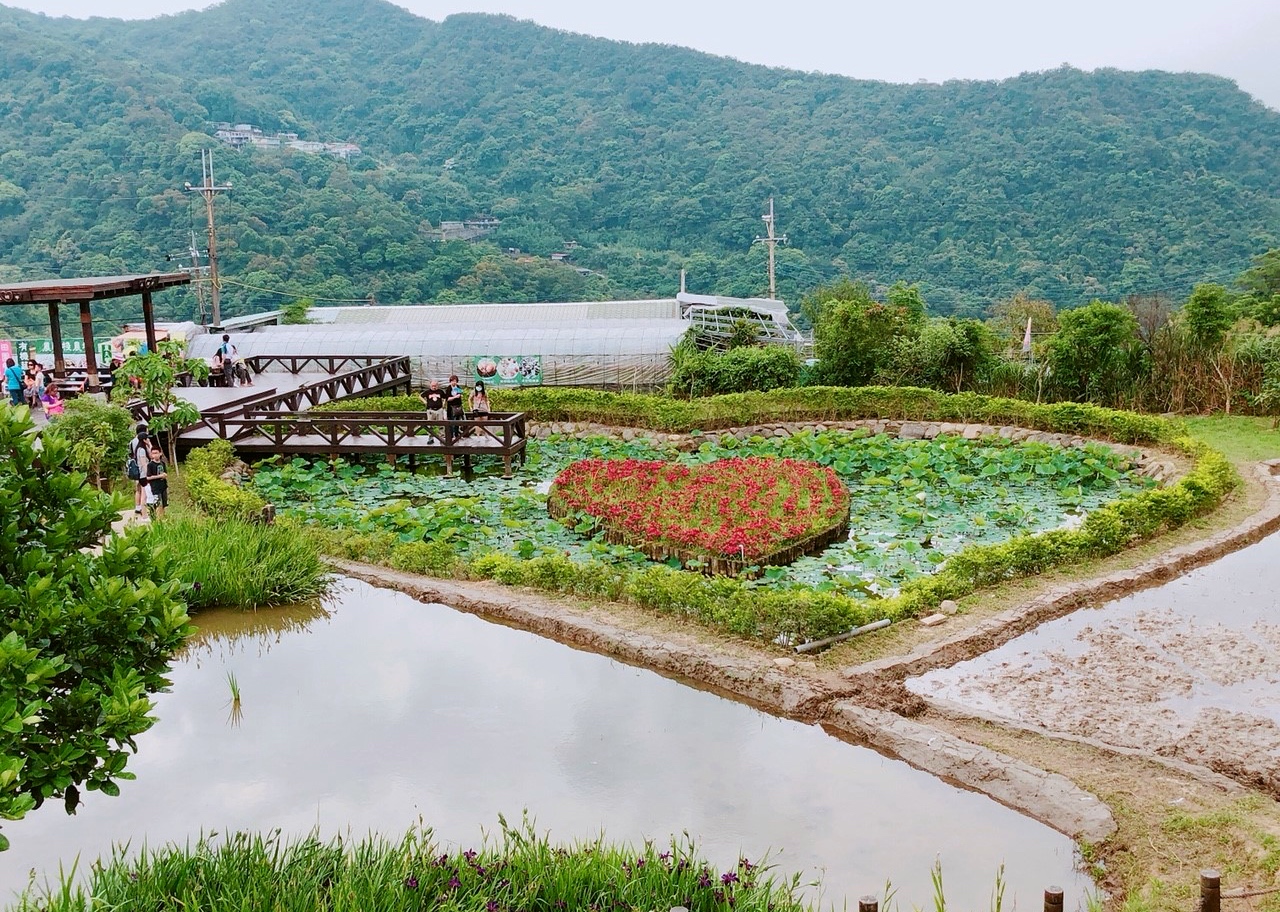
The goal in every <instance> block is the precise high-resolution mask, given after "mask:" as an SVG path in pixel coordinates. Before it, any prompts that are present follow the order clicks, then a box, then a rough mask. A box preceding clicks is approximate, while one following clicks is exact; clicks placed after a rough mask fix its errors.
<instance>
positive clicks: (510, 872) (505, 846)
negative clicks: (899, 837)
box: [16, 821, 806, 912]
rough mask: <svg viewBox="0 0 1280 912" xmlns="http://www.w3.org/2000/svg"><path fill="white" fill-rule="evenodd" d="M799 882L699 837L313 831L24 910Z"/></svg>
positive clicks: (211, 907)
mask: <svg viewBox="0 0 1280 912" xmlns="http://www.w3.org/2000/svg"><path fill="white" fill-rule="evenodd" d="M798 888H799V882H798V878H795V877H793V878H792V879H791V880H790V881H787V882H779V881H778V880H776V879H775V878H773V877H771V876H770V875H769V874H768V868H767V866H764V865H756V864H753V863H751V862H750V861H749V860H747V859H745V858H744V859H739V861H738V863H737V864H736V865H734V866H732V868H730V869H729V870H727V871H720V870H718V869H714V868H712V867H711V866H710V865H709V864H707V863H706V862H704V861H702V860H701V859H699V858H698V856H697V855H696V853H695V849H694V847H693V846H692V845H691V844H677V843H674V842H673V844H672V845H671V847H670V849H668V850H666V851H659V849H658V848H656V847H655V846H654V845H653V844H651V843H646V844H645V845H644V846H643V847H642V848H636V847H633V846H630V845H610V844H607V843H605V842H604V840H603V838H601V839H598V840H595V841H592V842H579V843H575V844H573V845H570V846H564V847H561V846H555V845H552V844H551V842H550V841H549V840H548V839H547V838H546V837H545V836H543V837H540V836H538V835H536V834H535V833H534V831H533V828H532V826H531V825H530V824H528V823H527V822H526V823H525V825H524V826H523V827H522V828H521V829H515V828H512V827H509V826H507V825H506V823H505V821H504V822H503V825H502V835H501V839H500V840H495V841H494V842H493V843H492V844H485V845H482V846H481V847H480V849H479V851H475V850H471V849H467V850H465V851H460V852H449V851H446V850H445V849H443V848H442V847H441V846H439V845H437V844H436V842H435V841H434V839H433V838H432V834H431V831H430V830H424V831H413V832H410V833H409V834H408V835H407V836H405V837H404V839H403V840H401V841H400V842H399V843H398V844H393V843H390V842H387V841H386V840H384V839H380V838H377V837H369V838H366V839H364V840H361V841H359V842H353V843H344V842H343V841H342V840H341V839H335V840H333V841H330V842H321V841H320V840H319V839H318V838H316V837H315V836H311V837H308V838H305V839H299V840H293V841H285V840H281V838H280V837H279V835H278V831H277V833H276V834H273V835H270V836H260V835H248V834H245V833H236V834H234V835H230V836H228V837H227V838H226V839H224V840H216V839H214V838H213V837H208V838H202V839H201V840H200V841H199V842H198V843H197V844H196V845H195V846H189V847H186V848H178V847H175V846H168V847H166V848H162V849H146V848H144V849H143V850H142V851H141V853H140V854H139V857H138V858H137V859H131V858H129V857H127V856H126V855H125V854H124V853H123V852H118V853H117V854H116V856H115V857H114V858H113V859H111V860H110V861H109V862H105V861H104V862H103V863H101V864H95V865H94V866H93V867H92V869H91V873H90V875H89V883H88V885H87V887H85V886H79V885H73V884H70V883H64V884H63V885H61V886H60V887H59V888H57V889H56V890H53V891H50V892H49V893H48V894H45V893H43V892H35V891H32V892H28V893H27V894H26V895H25V896H23V897H22V899H21V901H20V902H19V904H18V906H17V907H16V908H17V909H19V910H22V912H34V910H37V909H39V910H41V912H73V910H74V912H82V910H84V909H88V908H91V907H92V908H104V909H125V908H128V909H168V908H174V909H200V910H203V912H222V910H228V912H230V910H241V909H272V910H276V912H321V910H323V912H356V910H359V912H367V910H374V909H396V910H414V909H438V910H457V912H464V910H465V912H473V910H474V912H492V910H499V909H501V910H517V909H546V910H556V909H566V910H577V912H586V910H591V909H595V910H611V909H617V908H622V909H670V908H672V907H674V906H684V907H685V908H687V909H690V910H691V912H711V910H727V909H737V910H744V912H754V910H759V912H764V910H770V912H773V910H776V912H789V910H800V909H803V908H806V907H805V906H804V905H803V904H802V903H801V901H800V900H799V899H798V898H797V897H796V893H797V891H798Z"/></svg>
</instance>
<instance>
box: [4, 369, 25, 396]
mask: <svg viewBox="0 0 1280 912" xmlns="http://www.w3.org/2000/svg"><path fill="white" fill-rule="evenodd" d="M4 387H5V389H6V390H7V391H8V393H9V404H10V405H22V399H23V396H24V395H25V394H26V387H27V384H26V378H25V377H23V375H22V368H20V367H18V362H16V361H14V360H13V359H12V358H6V359H5V362H4Z"/></svg>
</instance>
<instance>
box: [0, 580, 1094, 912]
mask: <svg viewBox="0 0 1280 912" xmlns="http://www.w3.org/2000/svg"><path fill="white" fill-rule="evenodd" d="M280 617H281V618H282V619H284V620H281V622H280V624H279V625H277V626H271V622H272V619H271V617H270V616H269V615H267V613H263V612H260V613H259V614H258V615H255V616H244V615H232V614H227V615H225V616H219V615H208V614H206V615H202V616H201V617H200V618H199V624H200V626H201V627H202V628H204V634H203V636H204V637H205V639H204V640H203V641H202V643H201V644H197V645H195V646H194V647H193V648H192V650H190V651H189V653H188V654H187V655H186V656H185V657H184V658H183V659H182V661H181V662H180V663H179V664H178V666H177V667H176V668H175V669H174V673H173V682H174V686H173V690H172V692H171V693H169V694H165V695H162V696H161V698H160V700H159V706H158V715H159V716H160V722H159V724H157V725H156V726H155V728H153V729H152V730H151V731H150V732H148V733H146V735H144V736H143V737H142V738H140V739H139V742H140V753H139V755H138V756H137V757H136V758H135V759H134V761H133V762H132V764H131V767H130V768H131V769H133V770H134V771H135V772H136V773H137V774H138V780H137V781H136V782H127V783H122V789H121V791H122V794H121V797H120V798H117V799H108V798H104V797H103V796H101V795H98V794H96V793H94V794H91V795H89V796H88V799H87V800H86V801H85V803H84V806H83V808H82V810H81V811H80V813H79V815H78V816H77V817H75V818H67V817H64V816H62V815H61V814H60V813H59V812H57V810H56V809H54V808H45V809H42V810H41V811H39V812H37V813H35V814H33V815H32V816H31V817H30V818H29V819H28V820H25V821H21V822H19V823H15V824H10V825H8V826H6V828H5V829H6V832H7V833H8V834H9V836H10V837H11V838H12V840H13V844H14V848H13V849H12V850H11V851H10V852H7V853H5V854H4V855H3V856H0V888H2V889H4V890H12V889H15V888H20V887H21V886H22V885H23V884H24V883H25V881H26V872H27V871H28V870H29V869H31V868H32V867H36V866H38V867H40V868H41V869H42V870H43V871H44V872H47V873H48V874H49V875H56V870H57V863H58V861H59V860H66V861H70V859H72V858H73V857H74V856H75V855H76V853H78V852H83V853H84V854H85V856H86V857H89V856H97V855H101V854H105V853H106V852H107V850H108V848H109V846H110V844H111V843H112V841H120V840H126V839H132V840H133V843H134V845H137V844H139V843H140V842H141V841H142V840H143V839H146V840H149V841H150V842H151V843H153V844H155V843H160V842H166V841H172V840H177V841H186V840H187V839H188V838H190V837H192V836H193V835H194V834H196V833H198V832H199V831H200V830H201V829H202V828H203V829H205V830H208V829H218V830H224V829H227V828H243V829H256V830H267V829H271V828H274V827H281V828H283V830H284V831H285V832H293V833H305V832H307V831H309V830H311V829H312V828H313V827H317V826H318V827H319V828H320V829H321V830H322V831H323V832H326V833H332V832H335V831H342V830H346V829H347V828H350V830H351V831H352V832H354V833H357V834H363V833H364V832H365V831H367V830H369V829H377V830H380V831H382V832H384V833H386V834H389V835H393V836H398V835H399V834H400V833H402V832H403V831H404V830H405V829H406V828H408V827H409V826H410V825H411V824H413V823H414V822H415V821H416V820H417V819H418V818H419V817H421V818H422V819H424V820H425V821H426V822H427V823H428V824H430V825H431V826H433V827H434V828H435V830H436V833H437V834H438V835H439V836H440V837H441V838H442V839H444V840H447V841H450V842H453V843H455V844H463V843H474V842H477V841H478V840H479V839H480V835H481V828H482V827H483V828H489V829H492V828H493V827H494V826H495V824H496V821H497V818H498V815H499V814H500V813H501V814H505V815H506V816H507V817H508V818H509V819H511V818H515V819H518V817H519V815H520V812H521V810H522V809H524V808H527V809H529V811H530V813H531V814H532V815H533V816H534V817H535V818H536V819H537V822H538V826H539V828H540V829H549V830H550V831H551V834H552V837H553V838H554V839H558V840H566V841H567V840H572V839H575V838H578V837H589V836H594V835H595V834H597V833H599V832H600V831H601V830H604V831H605V832H606V834H607V835H608V836H609V838H611V839H616V840H630V841H639V840H642V839H644V838H653V839H655V840H657V841H660V842H666V841H668V840H669V838H670V836H671V834H677V835H679V834H680V833H681V832H683V831H686V830H687V831H688V832H689V833H690V834H691V835H692V836H693V837H694V838H695V839H696V840H697V842H698V845H699V847H700V849H701V850H702V851H703V852H704V853H706V854H708V855H709V856H710V857H711V858H712V860H713V861H715V862H716V863H717V864H720V865H731V864H733V863H734V862H735V861H736V859H737V858H738V857H739V855H746V856H747V857H749V858H751V859H753V860H754V859H756V858H757V857H758V856H759V855H760V854H761V853H762V852H763V851H764V850H765V849H767V848H769V847H775V848H777V849H779V850H780V851H779V852H778V853H776V855H775V860H776V861H777V862H778V863H779V864H780V866H781V867H782V868H784V869H785V870H788V871H801V870H802V871H805V872H807V874H808V875H809V876H814V875H817V874H822V873H824V872H825V883H826V888H827V894H828V897H829V898H831V899H834V900H836V901H837V904H839V902H840V900H841V899H842V898H843V897H844V896H846V895H847V896H857V895H859V894H861V893H866V892H871V891H875V890H877V889H879V888H880V887H881V886H882V885H883V884H884V883H885V880H886V878H889V879H892V881H893V882H894V884H895V885H896V886H897V887H898V888H899V894H898V897H899V901H900V903H901V904H902V907H903V908H910V907H911V906H913V905H915V906H923V905H925V904H926V903H927V901H928V896H929V884H928V872H929V868H930V866H931V865H932V864H933V862H934V859H935V857H938V858H941V860H942V863H943V865H944V870H945V875H946V879H947V883H948V894H949V898H950V899H951V900H952V902H954V903H956V904H957V906H958V907H966V908H979V907H985V906H987V905H988V901H989V894H990V890H991V886H992V882H993V878H994V875H995V872H996V869H997V867H998V866H999V865H1000V864H1001V863H1005V864H1006V865H1007V869H1008V871H1009V881H1010V889H1009V894H1008V899H1009V900H1012V899H1014V898H1015V897H1016V899H1017V900H1019V901H1020V902H1021V903H1023V904H1032V905H1035V904H1038V902H1039V899H1040V892H1041V891H1042V890H1043V889H1044V888H1045V887H1046V886H1047V885H1049V884H1050V883H1059V884H1064V885H1065V886H1066V887H1067V889H1068V891H1069V892H1068V897H1069V898H1068V908H1072V907H1074V906H1075V905H1077V901H1079V900H1080V899H1081V898H1082V897H1083V894H1084V891H1085V889H1086V888H1087V882H1086V881H1085V880H1084V879H1083V878H1081V877H1080V876H1078V875H1077V874H1075V873H1073V864H1072V862H1073V852H1072V846H1071V843H1070V841H1069V840H1067V839H1066V838H1065V837H1063V836H1061V835H1059V834H1057V833H1054V832H1053V831H1051V830H1049V829H1048V828H1047V827H1044V826H1041V825H1040V824H1037V823H1035V822H1034V821H1031V820H1029V819H1027V818H1025V817H1022V816H1020V815H1018V814H1016V813H1014V812H1012V811H1010V810H1008V809H1006V808H1003V807H1001V806H1000V805H998V804H996V803H995V802H993V801H991V800H989V799H987V798H985V797H983V796H980V795H977V794H974V793H970V792H965V791H962V790H960V789H957V788H954V787H952V786H950V785H947V784H945V783H943V782H941V781H939V780H937V779H934V778H932V777H930V776H928V775H926V774H924V773H920V772H918V771H916V770H913V769H911V768H910V767H908V766H906V765H905V764H903V763H900V762H896V761H893V760H888V759H886V758H884V757H881V756H880V755H878V754H876V753H874V752H872V751H870V750H866V749H861V748H855V747H851V746H849V745H847V744H844V743H842V742H839V741H837V740H835V739H833V738H831V737H829V736H827V735H826V734H825V733H823V732H822V731H821V730H819V729H817V728H814V727H811V726H804V725H800V724H798V723H794V722H789V721H785V720H778V719H774V718H772V717H770V716H767V715H765V714H763V713H760V712H758V711H756V710H754V709H751V708H749V707H746V706H742V705H740V704H736V703H733V702H731V701H728V700H725V699H722V698H720V697H717V696H714V695H711V694H707V693H703V692H699V691H696V690H693V689H691V688H689V687H686V686H684V685H681V684H679V683H677V682H674V681H670V680H667V679H665V678H663V677H661V676H659V675H656V674H653V673H651V672H647V671H643V670H640V669H636V668H632V667H630V666H626V665H622V664H619V663H617V662H614V661H611V660H610V659H607V658H604V657H601V656H597V655H593V654H589V653H582V652H577V651H574V650H571V649H567V648H566V647H564V646H562V645H560V644H557V643H554V642H550V641H547V640H543V639H541V638H539V637H536V636H533V635H531V634H528V633H524V632H522V631H518V630H512V629H509V628H506V627H501V626H497V625H493V624H488V623H485V622H484V621H481V620H479V619H478V618H475V617H472V616H469V615H465V614H460V613H457V612H454V611H452V610H450V609H448V608H445V607H443V606H436V605H423V604H420V603H418V602H415V601H413V600H412V599H410V598H408V597H407V596H403V595H401V594H399V593H395V592H391V591H386V590H379V589H375V588H372V587H369V586H366V585H364V584H360V583H354V582H352V583H349V584H346V593H345V595H344V597H343V598H342V600H341V604H340V605H338V606H336V607H335V606H330V610H329V611H328V613H323V612H322V613H320V614H315V615H312V616H305V615H301V614H289V613H287V612H286V613H282V614H281V615H280ZM238 622H243V624H244V627H243V628H241V629H243V630H245V631H246V632H247V635H246V636H244V637H237V636H236V635H235V632H234V631H235V629H236V626H237V623H238ZM228 673H231V674H234V675H235V678H236V681H237V683H238V687H239V691H240V693H241V696H242V712H243V716H242V721H241V724H240V725H239V727H236V728H231V727H229V726H228V725H227V720H226V715H227V705H228V701H229V699H230V693H229V686H228V678H227V675H228Z"/></svg>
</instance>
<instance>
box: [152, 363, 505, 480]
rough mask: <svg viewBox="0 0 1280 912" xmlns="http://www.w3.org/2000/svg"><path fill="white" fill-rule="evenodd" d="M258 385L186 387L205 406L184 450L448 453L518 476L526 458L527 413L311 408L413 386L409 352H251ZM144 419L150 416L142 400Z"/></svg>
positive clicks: (181, 442)
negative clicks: (495, 463)
mask: <svg viewBox="0 0 1280 912" xmlns="http://www.w3.org/2000/svg"><path fill="white" fill-rule="evenodd" d="M246 364H247V366H248V367H249V369H250V371H251V372H252V373H253V374H254V381H253V385H252V386H238V387H230V388H228V387H213V386H207V387H206V386H184V387H180V388H178V389H175V390H174V393H175V395H177V396H178V397H179V398H181V399H185V400H186V401H188V402H190V403H191V404H192V405H194V406H195V407H196V408H197V409H198V410H199V411H200V421H199V422H197V423H195V424H193V425H191V426H189V427H186V428H183V429H182V431H181V432H180V433H179V435H178V440H177V443H178V447H179V449H183V450H189V449H191V448H192V447H197V446H201V445H203V444H206V443H209V442H210V441H212V440H215V439H222V440H226V441H229V442H230V443H231V444H232V445H233V446H234V447H235V449H236V451H237V452H238V453H240V454H241V455H242V456H257V457H264V456H273V455H278V456H288V455H308V456H326V457H336V456H362V455H381V456H385V457H386V458H387V459H388V461H391V462H395V460H396V459H397V458H398V457H402V456H407V457H408V459H409V464H410V466H411V467H412V466H415V465H416V461H417V459H418V457H419V456H442V457H444V462H445V467H446V469H447V470H448V471H449V472H452V471H453V462H454V460H455V459H456V458H458V457H461V459H462V464H463V470H464V472H465V473H466V474H468V475H469V474H470V472H471V469H472V461H473V459H474V458H476V457H480V456H492V457H496V458H500V459H502V461H503V467H504V475H505V477H507V478H510V477H511V474H512V464H513V461H514V460H517V459H518V460H520V462H521V464H523V462H524V454H525V446H526V428H525V416H524V413H522V412H514V413H512V412H503V413H493V414H490V415H487V416H484V417H482V418H469V419H464V420H460V421H447V420H446V421H440V420H432V419H429V418H427V416H426V414H425V413H423V412H392V413H386V412H379V413H370V412H360V411H332V412H331V411H325V412H313V411H311V410H310V409H311V408H312V407H313V406H316V405H320V404H323V403H326V402H337V401H341V400H344V399H352V398H359V397H363V396H374V395H382V394H386V393H409V392H410V391H411V385H410V373H409V359H408V358H365V357H308V356H255V357H252V358H248V359H246ZM133 408H134V414H135V417H137V418H142V419H145V418H148V417H150V416H149V415H148V414H147V412H146V409H145V408H144V407H142V406H141V405H139V404H138V403H134V405H133Z"/></svg>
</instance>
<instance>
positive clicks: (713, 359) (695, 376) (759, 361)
mask: <svg viewBox="0 0 1280 912" xmlns="http://www.w3.org/2000/svg"><path fill="white" fill-rule="evenodd" d="M674 360H675V370H674V371H673V372H672V375H671V392H672V394H673V395H676V396H681V397H686V396H687V397H695V396H713V395H718V394H721V393H745V392H750V391H752V390H758V391H767V390H773V389H778V388H779V387H792V386H796V385H797V384H799V382H800V372H801V369H802V365H801V364H800V359H799V358H798V357H797V356H796V353H795V352H794V351H792V350H791V349H789V348H783V347H781V346H778V345H769V346H765V347H763V348H756V347H754V346H749V347H744V348H734V349H730V350H729V351H726V352H721V351H715V350H714V349H711V350H708V351H700V352H693V353H686V354H682V355H680V356H679V357H678V358H675V359H674Z"/></svg>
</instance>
